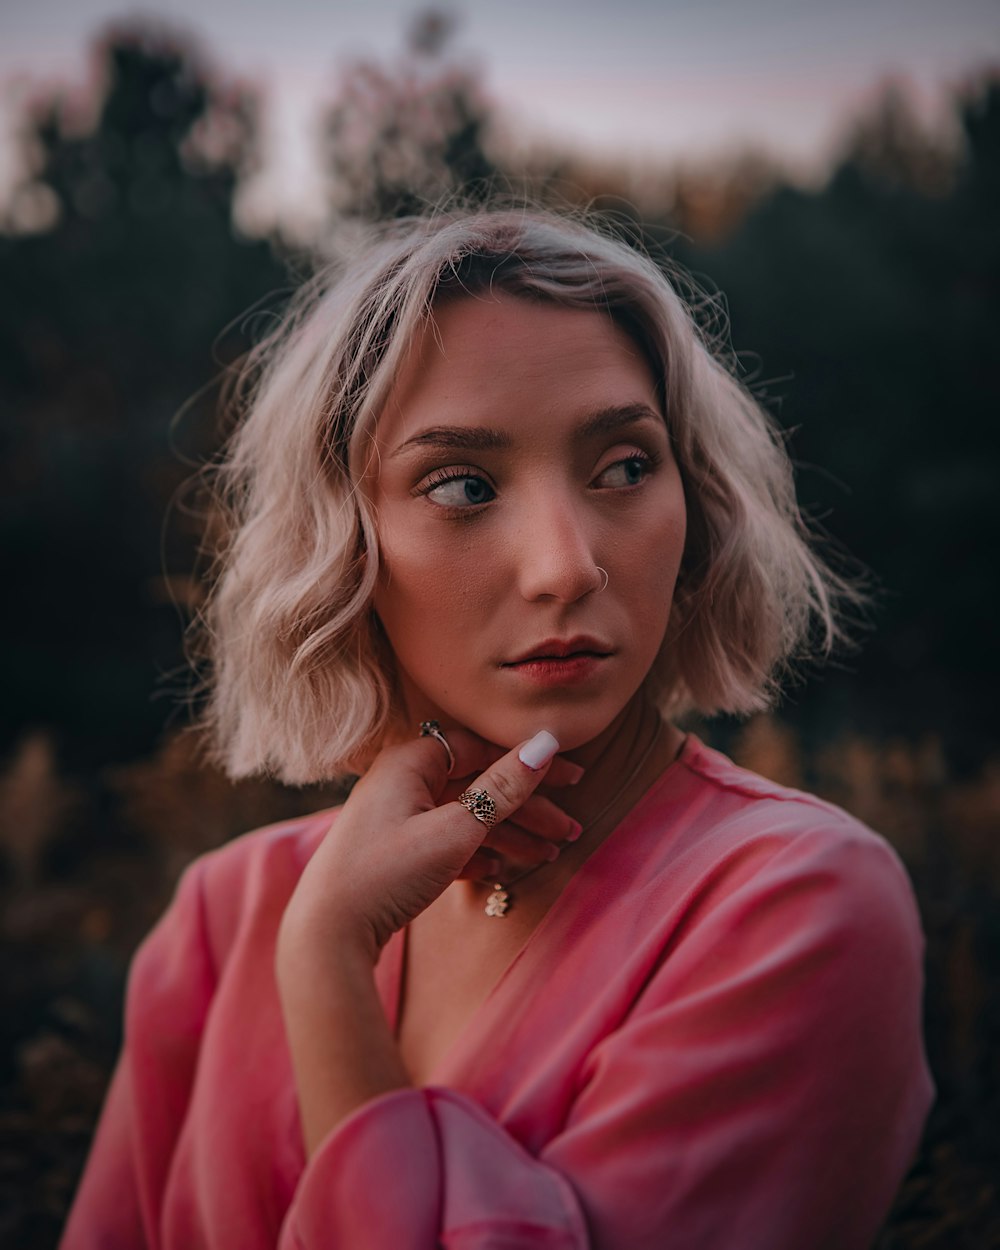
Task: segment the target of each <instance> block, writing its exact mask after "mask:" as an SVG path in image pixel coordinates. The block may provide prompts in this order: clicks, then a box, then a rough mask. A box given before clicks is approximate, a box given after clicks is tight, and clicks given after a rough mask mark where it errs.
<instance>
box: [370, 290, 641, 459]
mask: <svg viewBox="0 0 1000 1250" xmlns="http://www.w3.org/2000/svg"><path fill="white" fill-rule="evenodd" d="M656 395H657V388H656V382H655V379H654V377H653V373H652V370H651V368H650V366H649V363H648V361H647V359H646V356H645V354H644V352H643V351H642V349H641V348H640V347H639V346H638V345H637V344H636V343H635V341H634V340H633V339H632V338H631V337H630V336H629V335H628V334H627V333H626V332H625V331H624V330H623V329H622V328H621V327H620V326H618V325H617V324H616V323H615V322H614V321H613V320H612V319H611V317H610V316H609V315H608V314H607V313H605V312H603V311H600V310H598V309H589V308H588V309H580V308H569V307H566V306H564V305H560V304H554V303H548V302H545V301H540V300H538V301H536V300H529V299H525V298H522V297H518V296H512V295H509V294H506V293H500V294H496V295H486V296H475V297H473V296H467V297H462V298H458V299H448V300H447V301H445V302H444V303H443V304H441V305H439V306H436V307H435V308H434V310H433V312H432V315H431V317H430V318H429V320H428V321H427V322H426V323H425V324H424V325H423V326H422V327H421V328H420V330H419V331H418V332H417V334H416V335H415V336H414V339H413V341H412V343H411V344H410V345H409V350H408V352H407V354H406V357H405V360H404V363H403V366H402V367H401V368H400V369H399V370H398V372H397V374H396V377H395V379H394V381H393V384H392V387H391V390H390V393H389V396H388V399H387V402H386V404H385V405H384V407H383V410H382V412H381V414H380V416H379V420H378V423H377V438H378V442H379V444H380V446H381V448H382V450H383V451H388V452H391V451H392V449H393V448H394V447H395V446H397V445H398V444H399V443H400V442H402V441H403V440H405V439H407V438H410V437H412V436H413V434H414V433H417V432H419V430H420V429H421V428H423V427H424V426H428V425H438V424H441V423H443V422H447V423H448V424H458V425H461V424H466V425H473V424H479V423H481V422H484V421H489V422H490V423H491V424H496V423H500V424H504V425H506V424H511V423H516V422H518V421H524V420H530V421H532V422H534V423H538V422H544V421H545V420H546V419H547V418H548V419H552V418H555V417H560V418H569V417H572V415H573V409H574V406H576V407H579V409H580V411H581V412H583V411H587V412H592V411H593V410H594V409H595V408H596V407H600V406H601V405H605V406H621V405H623V404H627V403H636V404H638V403H646V404H648V405H649V406H650V407H652V408H654V410H659V403H658V401H657V398H656Z"/></svg>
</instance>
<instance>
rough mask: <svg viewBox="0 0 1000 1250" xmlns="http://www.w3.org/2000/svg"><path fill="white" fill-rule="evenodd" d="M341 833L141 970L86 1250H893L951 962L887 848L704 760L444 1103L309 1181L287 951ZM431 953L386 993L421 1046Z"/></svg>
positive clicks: (210, 873) (202, 878)
mask: <svg viewBox="0 0 1000 1250" xmlns="http://www.w3.org/2000/svg"><path fill="white" fill-rule="evenodd" d="M330 821H331V813H330V812H325V813H317V814H316V815H315V816H312V817H310V818H308V819H305V820H301V821H297V822H289V823H286V824H283V825H278V826H274V827H271V828H268V829H262V830H259V831H257V832H255V833H252V834H248V835H246V836H245V837H243V838H239V839H237V840H236V841H235V842H232V843H230V844H228V845H227V846H225V847H223V848H221V849H220V850H218V851H215V852H213V853H211V854H209V855H205V856H203V857H202V858H201V859H199V860H198V861H197V862H195V863H194V864H192V865H191V867H190V868H189V869H188V870H187V872H186V873H185V874H184V877H183V878H182V880H181V883H180V885H179V887H178V890H177V895H176V897H175V899H174V901H173V903H172V905H171V907H170V908H169V910H168V911H167V913H166V914H165V916H164V917H163V919H162V920H161V921H160V923H159V924H158V925H157V927H156V928H155V929H154V930H153V932H152V933H151V934H150V935H149V937H148V938H147V939H146V941H145V942H144V943H143V945H142V947H141V948H140V950H139V951H138V953H137V954H136V957H135V960H134V962H133V965H132V969H131V972H130V978H129V985H128V995H127V1005H126V1029H125V1046H124V1050H123V1054H122V1056H121V1059H120V1061H119V1064H118V1067H117V1070H116V1073H115V1076H114V1080H113V1083H112V1086H111V1089H110V1092H109V1094H108V1099H107V1103H106V1105H105V1109H104V1112H103V1115H102V1118H101V1122H100V1125H99V1128H98V1132H97V1136H96V1138H95V1141H94V1145H93V1149H92V1152H91V1155H90V1159H89V1161H88V1164H87V1168H86V1171H85V1174H84V1177H83V1180H82V1182H81V1185H80V1189H79V1192H78V1194H77V1197H76V1201H75V1205H74V1208H73V1211H72V1214H71V1217H70V1220H69V1223H68V1225H67V1228H66V1231H65V1234H64V1239H63V1242H62V1247H63V1250H84V1248H86V1250H92V1248H93V1247H102V1248H104V1250H117V1248H121V1250H124V1248H126V1247H128V1248H130V1250H131V1248H134V1247H139V1246H148V1247H151V1248H152V1247H156V1248H157V1250H159V1248H162V1250H198V1248H199V1247H205V1248H208V1247H211V1248H212V1250H274V1248H275V1247H280V1250H333V1248H337V1250H340V1248H350V1250H431V1248H432V1247H434V1246H437V1245H443V1246H445V1247H447V1248H449V1250H523V1248H525V1247H543V1248H545V1247H552V1248H558V1250H570V1248H572V1250H578V1248H580V1247H595V1248H597V1247H600V1248H601V1250H612V1248H614V1250H644V1248H645V1247H649V1248H650V1250H652V1248H654V1247H655V1248H656V1250H695V1248H701V1247H704V1248H705V1250H709V1248H711V1250H727V1248H731V1250H802V1247H804V1246H808V1247H810V1250H824V1248H829V1250H834V1248H836V1250H851V1248H852V1247H859V1248H860V1247H865V1246H867V1245H869V1244H870V1242H871V1239H872V1238H873V1236H874V1234H875V1233H876V1231H877V1229H878V1227H879V1225H880V1223H881V1222H882V1220H883V1219H884V1217H885V1215H886V1212H887V1211H888V1209H889V1206H890V1204H891V1201H892V1198H893V1195H894V1193H895V1191H896V1189H897V1187H898V1185H899V1183H900V1181H901V1179H902V1177H903V1176H904V1174H905V1172H906V1170H907V1167H908V1166H909V1164H910V1162H911V1160H912V1157H913V1154H914V1152H915V1149H916V1146H917V1144H918V1141H919V1138H920V1133H921V1130H922V1126H923V1123H924V1120H925V1117H926V1114H927V1111H928V1108H929V1106H930V1104H931V1101H932V1096H933V1087H932V1084H931V1080H930V1076H929V1073H928V1069H927V1065H926V1060H925V1057H924V1051H923V1045H922V1041H921V1033H920V1017H921V993H922V970H921V957H922V951H923V937H922V934H921V931H920V925H919V920H918V916H917V911H916V907H915V905H914V899H913V893H912V890H911V887H910V884H909V881H908V879H907V877H906V874H905V872H904V870H903V868H902V867H901V865H900V863H899V861H898V859H897V858H896V856H895V854H894V852H893V851H892V850H891V849H890V847H889V846H888V845H887V843H885V842H884V841H883V840H882V839H881V838H880V837H878V836H877V835H875V834H873V833H872V832H871V831H870V830H868V829H866V828H865V827H864V826H863V825H861V824H859V823H858V822H857V821H856V820H854V819H853V818H852V817H850V816H848V815H847V814H846V813H844V812H842V811H840V810H839V809H838V808H836V807H833V806H831V805H830V804H827V803H823V802H821V801H820V800H818V799H816V798H813V797H812V796H809V795H805V794H802V793H799V792H797V791H792V790H786V789H782V788H781V787H779V786H776V785H774V784H772V783H771V782H768V781H765V780H763V779H762V778H760V777H757V776H756V775H755V774H753V773H749V772H746V771H743V770H741V769H738V768H737V767H736V766H735V765H734V764H733V763H732V762H731V761H730V760H728V759H727V758H726V757H725V756H723V755H721V754H719V753H717V752H715V751H712V750H710V749H709V748H708V747H706V746H705V745H704V744H703V743H701V742H700V741H699V740H698V738H696V737H695V736H694V735H691V736H689V738H688V740H687V743H686V745H685V747H684V750H683V752H682V754H681V756H680V758H679V759H678V760H677V761H676V762H675V763H674V764H673V765H672V767H671V768H670V769H668V770H667V772H666V773H664V775H663V776H662V777H661V778H660V779H659V780H658V781H657V782H656V784H655V785H654V786H653V787H652V788H651V789H650V790H649V791H648V792H647V794H646V795H645V796H644V797H643V799H642V801H641V802H640V803H639V804H638V805H637V807H636V808H635V809H634V810H633V811H632V812H631V813H630V815H629V816H628V817H627V818H626V819H625V821H624V822H623V823H622V824H621V826H620V827H619V828H618V829H617V830H616V831H615V833H614V835H613V836H612V837H611V838H609V839H608V840H607V841H606V842H605V843H604V844H603V845H602V846H601V847H600V848H599V849H598V850H597V851H596V852H595V853H594V855H593V856H591V858H590V859H589V860H588V861H587V862H586V863H585V864H584V865H583V867H582V868H581V870H580V871H579V872H578V873H577V874H576V876H575V877H574V878H573V880H572V881H571V882H570V884H569V885H568V886H567V888H566V890H565V891H564V893H563V894H562V896H561V897H560V898H559V899H558V900H557V902H556V903H555V904H554V906H553V907H552V909H551V910H550V912H549V913H548V915H547V916H546V917H545V919H544V920H543V921H542V923H541V924H540V925H539V926H538V928H537V929H536V930H535V932H534V934H533V935H532V936H531V938H530V940H529V941H528V943H527V945H526V946H525V947H524V948H523V949H522V951H521V952H520V954H519V955H518V956H517V958H516V959H515V960H514V961H513V963H512V964H511V965H510V967H509V968H508V969H507V970H506V972H505V973H504V975H503V976H502V977H501V978H500V980H499V982H498V983H497V984H496V986H495V987H494V988H493V990H492V992H491V994H490V996H489V998H488V999H487V1000H486V1002H485V1003H484V1004H483V1006H482V1007H481V1008H480V1009H479V1010H478V1012H477V1013H476V1015H475V1016H474V1017H473V1019H472V1020H471V1021H470V1023H469V1024H468V1026H467V1028H466V1029H465V1031H464V1033H463V1034H462V1035H461V1036H460V1037H459V1039H458V1040H457V1042H456V1043H455V1044H454V1046H453V1047H452V1049H451V1050H450V1052H449V1053H448V1054H447V1056H446V1057H445V1058H444V1060H443V1062H442V1063H441V1064H440V1066H439V1069H438V1071H437V1072H436V1073H435V1074H434V1080H433V1081H432V1083H431V1084H430V1085H429V1086H428V1087H426V1088H417V1089H404V1090H398V1091H394V1092H392V1093H389V1094H385V1095H382V1096H381V1097H379V1098H375V1099H373V1100H372V1101H370V1102H368V1103H366V1104H365V1105H364V1106H363V1107H361V1108H359V1109H358V1110H357V1111H356V1112H355V1113H354V1114H353V1115H351V1116H350V1117H348V1119H346V1120H345V1121H344V1122H343V1123H341V1124H340V1125H338V1126H337V1127H336V1128H335V1129H334V1130H333V1131H332V1132H331V1133H330V1134H329V1135H328V1136H327V1138H326V1139H325V1140H324V1142H323V1143H322V1144H321V1145H320V1147H319V1149H318V1150H317V1151H316V1152H315V1154H314V1155H313V1157H312V1158H311V1159H310V1160H309V1162H308V1164H306V1162H305V1159H304V1154H303V1148H302V1141H301V1135H300V1128H299V1119H298V1110H297V1105H296V1097H295V1089H294V1085H293V1080H292V1072H291V1064H290V1059H289V1055H288V1052H287V1048H286V1043H285V1038H284V1033H283V1028H282V1019H281V1012H280V1009H279V1004H278V999H277V993H276V988H275V984H274V978H273V956H274V941H275V935H276V931H277V927H278V923H279V921H280V919H281V915H282V911H283V909H284V907H285V905H286V903H287V901H288V899H289V897H290V896H291V893H292V890H293V889H294V886H295V883H296V881H297V880H298V877H299V874H300V873H301V871H302V868H303V866H304V864H305V863H306V862H307V860H308V857H309V855H310V854H311V853H312V851H313V850H314V849H315V848H316V846H317V845H318V843H319V840H320V839H321V838H322V836H323V834H324V832H325V830H326V829H327V828H328V827H329V824H330ZM483 923H484V924H498V923H501V922H500V921H496V920H484V922H483ZM404 947H405V933H399V934H397V935H396V936H395V937H394V938H393V940H392V941H391V942H390V943H389V944H388V946H387V947H386V948H385V950H384V952H383V955H382V958H381V960H380V962H379V965H378V969H377V974H376V976H377V983H378V988H379V992H380V994H381V996H382V1001H383V1003H384V1006H385V1011H386V1015H387V1018H388V1020H389V1022H390V1023H391V1024H394V1022H395V1016H396V1011H397V998H398V991H399V984H400V974H401V970H402V960H403V955H404Z"/></svg>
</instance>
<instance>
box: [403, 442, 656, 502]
mask: <svg viewBox="0 0 1000 1250" xmlns="http://www.w3.org/2000/svg"><path fill="white" fill-rule="evenodd" d="M661 460H662V456H660V455H657V454H650V453H649V452H647V451H640V450H638V449H636V450H635V451H634V452H633V453H632V454H631V455H629V456H621V457H620V458H619V459H618V460H614V461H612V463H611V464H609V465H606V466H605V467H604V468H603V469H602V470H601V473H600V474H599V476H601V477H603V476H604V474H605V473H607V472H608V470H609V469H614V468H617V466H618V465H621V464H631V463H634V462H635V461H638V462H639V463H640V464H642V466H643V468H644V470H645V472H644V473H643V476H642V479H641V480H640V481H638V482H635V483H633V484H631V485H629V486H622V487H617V488H616V489H618V490H629V491H631V490H635V489H636V488H637V487H639V486H641V485H642V484H643V482H645V481H646V479H647V478H648V477H649V475H650V474H651V473H652V472H653V470H654V469H655V468H656V467H657V466H658V465H659V464H660V462H661ZM470 477H474V478H479V479H480V480H481V481H484V482H485V481H486V478H485V477H484V476H483V474H482V473H479V472H477V471H475V470H473V469H471V468H470V469H462V468H454V469H437V470H435V472H434V473H433V474H432V475H431V477H430V479H429V480H428V481H427V482H425V483H424V484H423V485H422V486H420V487H419V488H418V490H417V491H416V492H415V493H416V494H418V495H421V496H424V497H426V496H428V495H430V493H431V491H432V490H435V489H436V488H437V487H439V486H444V485H445V484H446V483H447V482H461V481H464V480H465V479H466V478H470ZM487 485H489V483H488V482H487ZM490 490H493V487H492V486H490ZM492 502H493V501H492V500H490V499H487V500H484V501H483V503H482V504H472V503H470V504H467V505H466V506H465V507H455V506H453V505H448V504H435V505H434V506H435V507H437V508H439V509H440V510H441V511H442V512H451V513H452V514H468V513H472V514H475V513H478V511H479V509H480V508H481V507H484V506H485V504H487V503H492Z"/></svg>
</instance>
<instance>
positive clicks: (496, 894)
mask: <svg viewBox="0 0 1000 1250" xmlns="http://www.w3.org/2000/svg"><path fill="white" fill-rule="evenodd" d="M509 906H510V895H509V894H508V893H507V891H506V890H505V889H504V888H503V886H502V885H501V884H500V882H499V881H498V882H497V883H496V885H495V886H494V887H493V893H492V894H491V895H490V896H489V898H488V899H487V900H486V914H487V916H506V914H507V908H508V907H509Z"/></svg>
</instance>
